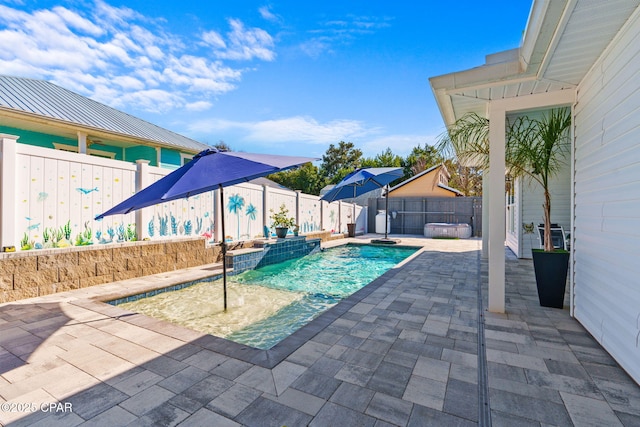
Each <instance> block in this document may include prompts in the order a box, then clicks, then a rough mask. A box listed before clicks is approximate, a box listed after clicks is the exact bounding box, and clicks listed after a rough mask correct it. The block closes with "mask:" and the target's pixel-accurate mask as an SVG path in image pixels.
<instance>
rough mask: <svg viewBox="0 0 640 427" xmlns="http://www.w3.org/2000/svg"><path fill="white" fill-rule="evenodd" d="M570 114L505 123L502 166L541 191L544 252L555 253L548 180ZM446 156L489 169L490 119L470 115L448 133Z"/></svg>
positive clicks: (558, 163) (561, 151)
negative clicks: (503, 161)
mask: <svg viewBox="0 0 640 427" xmlns="http://www.w3.org/2000/svg"><path fill="white" fill-rule="evenodd" d="M570 126H571V112H570V110H569V109H568V108H556V109H552V110H550V111H548V112H545V113H544V114H543V115H542V118H541V119H535V118H529V117H527V116H521V117H518V118H517V119H516V120H514V121H513V122H510V121H507V130H506V132H507V134H506V146H505V164H506V166H507V173H508V174H509V175H511V176H512V177H514V178H518V177H524V178H528V179H530V180H532V181H535V182H537V183H539V184H540V185H541V186H542V189H543V191H544V200H545V201H544V204H543V219H544V250H545V252H551V251H553V250H554V248H553V241H552V240H551V195H550V191H549V186H550V179H551V178H553V177H554V176H556V174H557V173H558V172H559V170H560V169H561V167H562V165H563V162H564V158H565V153H566V152H567V151H568V149H569V147H570V139H569V138H570V135H569V132H568V129H569V127H570ZM438 149H439V150H440V151H441V152H442V153H444V154H445V155H450V156H451V155H452V156H454V157H457V159H458V161H459V162H460V163H461V164H473V165H474V166H477V167H478V168H480V169H483V170H488V168H489V119H487V118H484V117H482V116H479V115H478V114H475V113H470V114H466V115H464V116H462V117H461V118H460V119H458V120H457V121H456V122H455V123H454V124H453V125H452V126H450V127H449V128H448V129H447V133H446V134H444V135H443V136H442V137H441V138H440V141H439V143H438Z"/></svg>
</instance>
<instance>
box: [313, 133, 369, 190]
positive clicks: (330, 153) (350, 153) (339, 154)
mask: <svg viewBox="0 0 640 427" xmlns="http://www.w3.org/2000/svg"><path fill="white" fill-rule="evenodd" d="M361 160H362V150H360V149H358V148H355V146H354V145H353V143H352V142H344V141H340V144H339V145H338V146H337V147H336V146H335V145H333V144H331V145H330V146H329V148H328V149H327V152H326V153H325V154H323V155H322V164H321V165H320V174H321V175H322V177H323V178H324V179H325V180H326V181H327V183H328V184H337V183H338V182H340V180H341V179H342V178H344V177H345V176H346V175H347V174H348V173H349V172H351V171H353V170H354V169H357V168H358V167H359V166H360V162H361Z"/></svg>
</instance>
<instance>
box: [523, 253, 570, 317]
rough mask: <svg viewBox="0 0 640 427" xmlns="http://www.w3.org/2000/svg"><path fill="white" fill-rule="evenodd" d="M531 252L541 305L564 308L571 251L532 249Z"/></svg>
mask: <svg viewBox="0 0 640 427" xmlns="http://www.w3.org/2000/svg"><path fill="white" fill-rule="evenodd" d="M531 253H532V255H533V269H534V271H535V274H536V285H537V287H538V299H539V300H540V305H541V306H543V307H553V308H563V307H564V291H565V288H566V285H567V271H568V270H569V252H567V251H562V250H556V251H553V252H544V251H543V250H540V249H532V251H531Z"/></svg>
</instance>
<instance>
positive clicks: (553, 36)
mask: <svg viewBox="0 0 640 427" xmlns="http://www.w3.org/2000/svg"><path fill="white" fill-rule="evenodd" d="M639 5H640V0H608V1H606V2H602V1H593V0H534V1H533V4H532V7H531V13H530V15H529V22H528V23H527V28H526V32H525V35H524V37H523V40H522V43H521V45H520V47H519V48H516V49H513V50H510V51H506V52H500V53H496V54H493V55H488V56H487V58H486V62H485V64H484V65H482V66H480V67H476V68H472V69H469V70H464V71H459V72H454V73H450V74H445V75H441V76H436V77H432V78H430V79H429V81H430V83H431V88H432V90H433V93H434V94H435V96H436V101H437V102H438V107H439V108H440V112H441V113H442V117H443V118H444V121H445V124H447V125H450V124H452V123H453V122H454V121H455V120H456V119H458V118H460V117H462V116H463V115H464V114H466V113H469V112H475V113H477V114H480V115H485V114H486V104H487V102H488V101H492V100H498V99H508V98H516V97H520V96H526V95H532V94H539V93H547V92H554V91H563V90H575V88H576V87H577V85H578V84H579V83H580V81H581V80H582V78H583V77H584V76H585V75H586V73H587V72H588V71H589V69H590V68H591V67H592V66H593V64H594V63H595V61H596V60H597V59H598V58H599V57H600V56H601V55H602V53H603V51H605V49H606V48H607V46H608V45H609V44H610V43H611V41H612V40H613V38H614V37H615V35H616V34H617V33H618V32H619V30H620V28H621V27H622V26H623V25H624V23H625V22H626V21H627V19H628V18H629V16H630V15H631V14H632V13H633V12H634V11H635V9H636V8H638V6H639Z"/></svg>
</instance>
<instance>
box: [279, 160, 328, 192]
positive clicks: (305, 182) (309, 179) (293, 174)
mask: <svg viewBox="0 0 640 427" xmlns="http://www.w3.org/2000/svg"><path fill="white" fill-rule="evenodd" d="M268 178H269V179H271V180H272V181H275V182H277V183H278V184H280V185H284V186H285V187H287V188H290V189H292V190H300V191H302V192H303V193H306V194H315V195H319V194H320V190H321V189H322V187H324V186H325V181H324V179H323V177H322V176H320V171H319V170H318V167H317V166H315V165H313V163H305V164H304V165H302V166H300V167H299V168H296V169H291V170H286V171H282V172H277V173H274V174H272V175H269V176H268Z"/></svg>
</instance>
